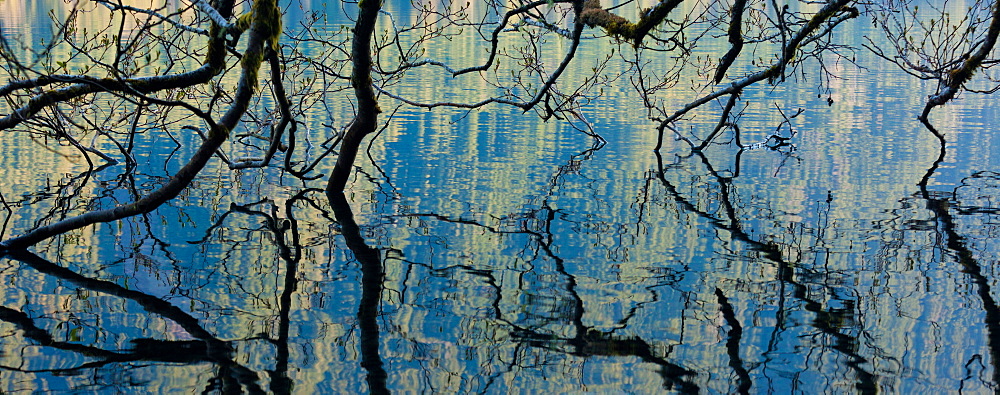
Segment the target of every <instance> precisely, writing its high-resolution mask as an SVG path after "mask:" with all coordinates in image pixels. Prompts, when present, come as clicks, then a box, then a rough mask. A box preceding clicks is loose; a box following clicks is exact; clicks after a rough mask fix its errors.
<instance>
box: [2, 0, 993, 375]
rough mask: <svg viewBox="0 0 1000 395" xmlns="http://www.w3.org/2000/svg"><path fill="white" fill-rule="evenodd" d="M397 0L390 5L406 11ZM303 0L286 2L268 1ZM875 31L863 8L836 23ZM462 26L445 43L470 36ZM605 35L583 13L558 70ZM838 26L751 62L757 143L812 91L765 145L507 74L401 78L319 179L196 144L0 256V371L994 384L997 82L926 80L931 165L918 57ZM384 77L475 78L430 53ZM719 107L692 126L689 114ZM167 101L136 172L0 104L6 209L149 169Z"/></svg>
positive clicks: (624, 92) (466, 50)
mask: <svg viewBox="0 0 1000 395" xmlns="http://www.w3.org/2000/svg"><path fill="white" fill-rule="evenodd" d="M27 3H28V4H29V5H30V7H29V6H23V5H20V4H21V3H20V2H13V1H0V13H2V14H3V15H4V16H2V17H0V21H2V23H3V29H4V30H3V34H5V35H18V36H19V37H24V38H25V39H26V40H28V41H29V42H36V41H37V40H38V38H39V37H46V36H48V35H51V28H46V27H45V26H49V25H48V23H49V22H48V17H47V16H46V10H47V9H48V8H51V7H61V6H62V4H63V2H62V1H57V0H52V1H48V2H41V1H40V2H27ZM303 3H304V5H303V7H304V8H305V9H306V10H310V9H312V10H321V9H324V8H323V7H326V9H327V12H328V13H329V16H330V19H329V20H328V21H327V22H326V24H324V25H322V27H323V28H327V29H334V28H335V27H336V26H339V25H341V24H345V23H347V22H345V19H344V18H342V17H339V16H337V15H339V13H341V12H343V11H342V10H341V5H340V4H332V3H336V2H330V3H331V4H329V5H326V4H320V3H319V2H315V1H314V2H312V3H309V2H306V1H305V0H303ZM408 6H409V2H407V1H402V2H389V4H387V6H386V9H387V10H389V11H391V12H393V15H394V17H395V18H397V20H399V21H404V20H406V18H407V17H408V16H407V14H406V12H405V11H404V10H405V8H406V7H408ZM352 7H353V6H349V7H346V9H347V10H348V11H351V10H353V8H352ZM351 12H353V11H351ZM55 14H56V15H60V14H59V11H58V10H57V12H56V13H55ZM303 15H304V11H302V10H301V9H299V8H298V6H297V5H292V6H289V7H288V14H287V15H286V18H285V24H286V26H294V23H295V21H297V20H300V19H301V18H303ZM91 18H92V19H93V20H91V21H89V22H87V20H85V21H84V22H82V23H92V24H94V25H95V26H96V25H99V24H101V23H104V22H102V20H101V19H100V17H99V16H93V17H91ZM864 35H869V36H871V37H873V38H876V39H877V37H876V35H877V33H876V32H875V31H873V30H871V28H870V23H869V22H867V21H865V20H863V18H862V19H859V20H856V21H852V22H850V23H848V24H846V25H845V26H842V30H841V31H839V32H838V33H836V34H835V36H834V37H835V38H837V39H840V40H843V42H845V43H848V44H852V45H858V46H860V44H862V43H863V38H862V37H863V36H864ZM473 41H475V40H474V39H468V42H465V41H462V40H457V41H455V42H445V43H437V44H434V45H436V46H432V47H431V53H432V54H435V55H436V56H438V57H441V58H444V57H449V56H450V57H452V61H454V62H458V63H463V62H464V63H465V64H474V63H475V62H477V61H479V60H477V58H475V56H476V55H477V54H481V52H477V49H476V48H479V47H476V45H478V44H476V43H475V42H473ZM720 42H721V44H720V46H719V47H717V48H703V49H702V50H704V51H706V54H713V55H712V56H718V54H721V53H722V51H724V48H725V42H724V41H720ZM548 45H552V46H553V48H555V49H554V50H556V51H561V50H563V49H564V48H565V43H560V42H559V41H558V40H553V41H551V42H550V43H548ZM720 48H721V49H720ZM611 50H616V51H617V50H620V48H619V47H618V46H617V45H614V44H613V43H610V42H606V41H604V40H602V39H595V40H591V41H589V42H586V43H585V45H584V48H583V51H584V53H583V54H582V56H581V58H580V59H582V60H581V61H580V62H579V63H577V64H576V65H575V66H574V67H575V68H576V69H577V70H576V72H580V71H581V70H582V71H583V72H585V71H586V70H590V68H591V64H592V63H593V62H592V61H591V60H590V59H596V58H597V57H598V56H599V55H600V54H603V53H608V51H611ZM438 54H439V55H438ZM463 56H464V57H463ZM664 56H666V55H664ZM856 56H857V60H858V65H852V64H850V63H848V62H836V63H832V64H829V65H828V67H830V68H831V69H832V70H834V71H836V73H837V74H838V75H839V76H840V79H835V80H833V81H831V82H830V83H829V84H827V85H824V86H823V87H818V85H819V81H818V80H816V79H790V80H789V81H787V82H786V83H785V84H782V85H778V86H769V85H765V84H762V85H761V86H757V87H753V88H751V89H748V90H747V91H746V92H745V93H744V95H743V98H742V102H741V106H742V105H743V104H742V103H745V104H747V107H746V108H745V110H744V111H743V115H742V117H741V119H740V127H741V130H742V133H743V135H742V136H741V137H742V139H743V141H745V142H748V143H752V142H757V141H764V140H765V139H766V138H767V136H769V135H771V134H772V133H776V130H777V131H778V132H780V133H783V135H789V134H790V130H789V126H788V125H785V126H781V128H780V129H777V128H778V127H779V125H781V122H782V117H781V115H780V113H779V112H778V111H777V110H776V109H777V108H779V107H780V108H781V109H782V110H783V111H785V112H786V113H789V114H790V113H793V112H795V110H797V109H799V108H802V109H804V112H803V113H802V114H801V115H800V116H798V117H796V118H794V119H793V120H792V122H791V127H792V128H794V131H795V135H794V137H793V138H792V140H790V141H789V142H790V143H791V145H790V146H785V147H781V148H780V149H767V148H764V149H755V150H745V151H742V152H741V151H739V150H738V149H737V148H736V147H735V146H733V145H732V144H720V145H718V146H712V147H710V148H709V149H706V150H705V152H704V154H694V153H692V152H691V151H690V150H689V149H688V146H687V145H686V144H685V143H683V142H681V141H673V140H671V139H669V138H668V139H667V141H666V142H665V144H666V145H665V147H664V148H663V149H662V150H661V151H660V152H659V153H655V152H653V147H654V146H655V144H656V124H655V123H653V122H651V121H649V120H648V119H647V118H646V112H645V109H644V108H643V107H642V103H641V101H640V100H639V99H638V98H637V97H635V94H634V92H633V91H632V88H631V86H630V85H629V83H628V81H627V79H626V78H623V79H621V80H619V81H618V82H616V83H614V84H611V85H610V86H609V87H607V89H606V92H605V94H604V95H603V96H602V97H601V98H600V99H598V100H596V101H595V102H594V103H591V104H590V105H588V106H586V107H584V111H583V113H582V114H581V115H583V116H584V117H585V118H586V119H587V120H588V121H589V122H590V123H591V124H592V125H593V128H594V132H596V133H597V134H599V135H600V136H601V137H603V139H604V140H606V144H601V143H599V142H597V141H596V140H594V139H593V138H591V137H590V136H588V135H587V134H585V133H581V132H580V131H578V130H575V129H574V128H573V127H571V125H570V124H568V123H566V122H560V121H558V120H550V121H548V122H542V121H541V120H539V119H538V117H537V116H534V115H533V114H532V113H527V114H523V113H522V112H521V111H520V110H517V109H514V108H508V107H504V106H498V105H497V106H488V107H486V108H484V109H482V110H476V111H472V112H467V111H458V110H448V109H443V110H434V111H427V110H423V109H412V108H407V107H403V108H402V109H400V110H399V111H398V112H397V113H395V115H394V116H393V117H392V119H391V121H390V122H389V123H388V127H387V128H386V129H385V130H384V131H382V132H381V133H380V134H379V135H378V136H377V137H376V138H375V139H374V142H373V143H372V147H371V149H370V151H369V154H368V155H361V156H360V157H359V160H358V165H359V169H358V172H357V175H356V177H354V178H353V179H352V181H351V182H350V183H349V190H348V192H347V193H346V196H347V204H348V206H343V205H331V202H330V201H329V200H328V199H327V197H326V196H325V195H324V194H323V193H322V192H317V191H315V190H309V189H308V188H310V187H311V188H322V186H323V184H322V183H321V182H320V181H314V182H311V183H303V182H301V181H299V180H297V179H296V178H294V177H292V176H290V175H288V174H286V173H284V172H282V171H281V170H280V169H277V168H270V169H266V170H243V171H233V170H229V169H228V167H227V166H226V165H225V164H224V163H221V162H220V161H214V162H212V163H210V165H209V167H208V168H206V170H205V171H204V172H203V174H201V175H200V176H199V177H198V178H197V179H196V182H195V185H194V186H193V188H192V189H190V190H188V191H186V192H185V193H183V194H182V195H181V196H180V197H179V198H177V199H175V200H173V201H171V202H169V203H168V204H166V205H164V206H163V207H160V208H159V209H157V210H156V211H154V212H152V213H150V214H148V215H144V216H140V217H134V218H129V219H127V220H124V221H121V222H114V223H109V224H101V225H99V226H92V227H88V228H85V229H83V230H80V231H78V232H73V233H71V234H67V235H64V236H61V237H57V238H53V239H51V240H49V241H46V242H44V243H42V244H39V245H37V246H35V247H33V248H32V249H31V251H32V252H30V253H18V254H13V255H11V256H7V257H5V258H4V259H2V260H0V281H2V283H3V288H2V291H0V338H2V339H3V340H2V342H0V392H3V393H11V394H16V393H36V392H91V391H96V392H109V393H110V392H126V393H134V392H146V391H152V392H168V391H170V392H180V393H192V392H201V391H209V392H216V391H218V392H224V391H228V390H233V389H239V390H241V391H245V392H253V391H263V392H277V393H282V392H292V393H304V394H305V393H361V392H367V391H369V390H373V391H379V390H383V389H384V390H389V391H392V392H404V393H472V392H475V393H585V392H586V393H662V392H664V391H676V392H694V391H700V392H703V393H732V392H740V391H744V390H748V392H752V393H821V392H827V393H843V392H873V391H879V392H891V393H946V392H948V393H954V392H959V391H965V392H970V393H987V392H992V391H995V390H997V389H998V385H1000V383H998V382H997V377H998V374H997V373H996V371H997V367H996V366H997V364H998V362H1000V361H997V357H998V356H1000V332H998V331H1000V310H998V306H997V302H996V300H997V298H1000V293H998V292H997V291H996V290H995V288H996V287H997V282H998V279H1000V273H998V272H997V269H996V267H997V264H998V262H1000V243H998V233H1000V227H998V218H997V213H998V212H1000V211H998V210H1000V154H998V152H1000V141H998V139H995V138H994V136H995V135H996V125H997V123H996V120H997V119H998V117H1000V101H998V100H996V98H995V97H991V96H987V95H976V94H966V95H963V96H961V97H960V98H959V99H958V100H956V101H955V102H954V103H953V104H949V105H947V106H944V107H942V108H939V109H938V110H936V112H935V113H934V115H933V117H932V121H934V122H935V123H936V125H938V127H939V129H941V131H942V132H943V133H945V135H946V137H947V140H948V145H947V147H946V148H947V155H946V156H945V158H944V160H943V161H942V162H941V163H940V164H939V166H938V167H937V168H936V171H935V172H934V173H933V175H932V176H931V177H930V179H929V182H928V183H927V187H926V189H924V190H922V189H921V188H920V187H919V186H918V183H919V182H920V181H921V179H922V177H924V175H925V174H927V172H928V169H930V168H931V167H932V166H933V165H934V164H935V160H936V159H937V158H938V153H939V152H940V151H939V145H938V140H937V139H936V138H935V137H934V136H933V135H932V134H931V133H930V132H928V131H927V130H926V129H924V128H923V126H922V125H921V124H920V123H919V122H918V121H917V120H916V116H917V115H918V114H919V113H920V110H921V109H922V107H923V103H924V101H925V100H926V96H927V95H928V94H931V93H933V90H934V86H933V85H930V84H922V83H920V82H919V81H916V80H914V79H913V78H911V77H909V76H907V75H905V74H903V73H901V72H899V71H897V70H896V69H894V68H893V67H892V66H891V65H886V64H884V63H882V62H879V61H877V60H876V59H875V58H874V57H873V56H871V55H870V54H868V53H866V52H864V50H859V51H858V52H857V53H856ZM859 66H861V67H859ZM611 67H612V68H613V67H616V65H615V64H612V66H611ZM734 70H735V71H733V72H734V73H737V72H741V71H740V69H738V68H734ZM428 87H433V89H431V88H428ZM827 88H829V90H827ZM392 89H395V90H396V91H397V92H400V93H405V94H409V95H411V96H417V97H419V96H420V95H427V97H428V98H435V97H436V98H440V97H462V98H466V99H467V100H468V101H476V100H480V99H482V98H484V97H486V96H487V95H489V94H490V93H491V92H492V91H490V89H491V88H489V87H488V86H480V85H476V84H455V83H451V82H449V81H447V80H446V79H445V77H443V76H442V75H441V74H439V73H436V72H431V71H429V72H426V73H422V74H415V75H411V76H410V77H408V79H404V80H402V81H401V82H400V84H399V85H397V86H394V87H393V88H392ZM686 89H687V88H685V87H683V86H680V87H678V88H677V89H676V90H677V92H676V94H674V93H671V94H670V95H669V98H670V100H676V101H677V103H678V104H682V103H684V102H685V101H686V100H690V99H691V98H693V97H695V93H692V92H691V91H690V90H686ZM338 95H340V96H331V98H333V99H331V100H330V101H329V103H332V104H331V105H332V106H333V107H327V108H323V107H320V106H316V107H315V108H311V109H310V110H309V111H310V112H309V113H308V115H307V117H304V119H303V121H304V122H305V124H304V126H303V129H304V130H305V131H304V132H301V133H304V135H303V136H304V137H303V138H305V139H307V140H308V141H309V142H310V143H311V144H313V149H314V150H319V149H320V148H318V147H319V144H320V143H322V142H323V141H324V140H325V139H326V138H327V135H328V133H329V132H330V130H331V129H330V127H329V126H325V125H333V126H334V127H336V128H340V127H343V125H344V124H346V122H347V121H348V120H349V119H350V114H351V109H352V107H351V104H350V102H349V101H348V97H347V96H345V95H344V94H343V93H339V94H338ZM338 98H340V99H338ZM828 99H832V100H833V101H832V104H829V102H828ZM380 101H381V102H382V106H383V107H384V108H386V109H394V108H395V106H396V104H397V103H396V102H393V101H392V100H391V99H389V98H387V97H382V98H381V99H380ZM262 105H265V106H266V105H268V104H267V103H263V104H262ZM710 107H711V109H710V110H709V108H708V107H706V110H705V111H704V112H703V113H700V114H699V115H698V117H696V118H695V119H693V120H689V121H684V122H681V123H680V124H679V126H678V127H679V128H683V130H685V131H687V132H691V133H694V134H697V135H700V136H704V135H705V134H707V132H708V131H709V130H711V128H712V127H714V125H715V123H716V122H718V118H717V115H713V114H715V112H714V111H718V109H719V106H714V107H712V106H710ZM107 111H112V110H110V109H109V110H107ZM386 119H387V118H386ZM171 133H173V136H174V137H173V138H176V139H178V140H179V141H181V142H186V143H187V144H186V145H184V146H182V147H180V148H175V147H176V145H174V144H173V143H172V142H171V140H170V139H168V138H167V137H166V135H165V132H163V131H156V130H149V131H146V132H145V133H143V134H141V135H139V136H138V137H137V139H136V147H137V148H136V152H137V153H140V154H139V155H137V159H138V160H139V163H138V165H137V167H136V170H135V172H131V173H128V172H126V171H125V165H124V164H119V165H114V166H109V167H106V168H102V169H100V170H99V171H97V172H94V173H92V174H90V175H89V176H87V177H84V172H85V171H86V170H87V165H86V162H84V161H82V160H81V159H80V158H79V157H78V156H75V157H74V156H73V151H72V150H71V149H69V148H67V149H66V151H65V152H62V151H61V152H55V153H54V152H52V151H49V150H45V149H43V148H41V145H39V144H38V143H36V142H34V141H33V140H32V139H31V138H29V137H28V136H27V135H26V134H24V133H20V134H14V133H6V132H3V133H0V135H2V136H3V139H2V140H0V157H3V158H4V164H3V165H2V166H3V167H0V192H2V194H3V197H4V198H5V200H6V201H7V202H8V203H9V204H10V206H11V208H12V210H11V213H9V214H8V213H7V212H4V214H3V218H4V221H6V222H5V224H6V225H5V229H4V231H5V233H4V237H10V236H12V235H17V234H22V233H23V232H25V231H26V230H28V229H31V228H32V227H34V226H37V225H38V224H44V223H49V222H52V221H53V220H54V219H58V218H61V217H64V216H67V215H70V214H74V213H80V212H83V211H84V210H87V209H93V208H106V207H111V206H113V205H116V204H124V203H127V202H128V201H130V200H131V199H132V198H133V196H134V194H136V193H139V194H141V193H142V192H145V191H149V190H151V189H152V188H155V187H156V186H159V185H160V184H161V183H162V182H164V177H167V176H168V174H169V172H171V171H174V170H176V169H177V168H178V167H179V166H180V165H181V164H183V162H184V160H186V158H187V157H188V155H190V152H191V146H192V143H193V142H195V141H196V139H197V136H194V135H188V134H185V132H183V131H180V130H179V127H178V128H177V129H175V130H173V131H172V132H171ZM720 141H721V140H720ZM300 144H301V142H300ZM227 150H228V151H227V152H228V153H229V154H230V156H232V157H238V156H239V155H241V154H243V151H241V150H245V148H242V147H241V146H237V145H233V146H231V147H228V148H227ZM313 155H315V152H314V153H313ZM332 165H333V162H332V160H327V161H326V162H322V163H321V165H320V167H319V169H318V170H317V172H318V173H323V172H328V170H329V168H330V167H332ZM345 207H349V208H347V211H346V212H345ZM347 217H352V218H353V222H352V221H348V220H344V219H345V218H347ZM335 219H339V220H340V221H336V220H335Z"/></svg>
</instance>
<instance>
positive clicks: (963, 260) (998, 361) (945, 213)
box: [918, 116, 1000, 391]
mask: <svg viewBox="0 0 1000 395" xmlns="http://www.w3.org/2000/svg"><path fill="white" fill-rule="evenodd" d="M921 122H922V123H923V125H924V126H925V127H926V128H927V129H928V130H930V131H931V132H932V133H933V134H934V135H935V136H937V137H938V139H939V141H940V151H939V154H938V157H937V159H935V160H934V163H933V164H932V165H931V167H930V168H928V169H927V172H926V173H925V174H924V176H923V178H921V180H920V183H919V184H918V186H919V187H920V197H921V198H923V199H924V200H925V201H926V207H927V209H928V210H930V211H931V212H932V213H933V214H934V217H933V221H934V223H935V228H936V229H938V230H939V233H940V234H942V235H943V236H944V237H945V238H946V239H947V241H946V242H945V245H944V249H946V250H947V251H950V253H951V255H952V256H953V257H954V259H955V260H956V261H957V263H958V264H959V265H961V271H962V273H965V274H966V275H968V277H969V280H970V281H971V282H972V284H973V285H974V286H975V289H976V292H975V293H976V296H977V297H978V298H979V301H980V303H982V308H983V311H984V313H985V316H984V318H983V320H984V323H985V324H986V329H987V333H988V337H987V345H988V348H989V356H990V358H989V360H990V362H991V363H992V364H993V374H992V384H993V385H992V386H991V387H992V388H993V389H994V391H997V390H998V388H1000V387H997V386H1000V306H998V305H997V301H996V299H995V298H994V297H993V291H992V286H991V285H990V284H991V281H990V279H989V278H988V277H987V276H986V274H984V270H983V266H982V265H981V264H980V263H979V260H978V259H977V258H976V255H977V254H976V253H975V252H974V251H972V250H971V249H970V248H969V240H968V237H967V236H965V235H962V234H961V233H960V229H959V226H958V225H957V224H956V222H957V218H956V216H966V217H975V216H981V217H987V218H984V219H981V220H980V222H979V223H977V225H978V226H984V227H985V226H986V225H987V224H990V223H991V222H993V221H990V219H989V218H988V217H989V216H995V215H996V214H998V213H1000V207H995V206H992V205H989V204H988V203H992V199H987V202H986V203H987V205H977V204H968V203H965V202H963V201H962V200H961V199H960V197H959V190H962V189H973V190H974V191H975V192H976V193H974V194H971V195H969V196H971V197H972V198H973V200H976V198H981V197H983V196H995V194H996V193H1000V189H996V188H995V186H996V185H997V182H998V181H1000V174H998V173H994V172H988V171H981V172H977V173H975V174H973V175H972V176H970V177H966V178H965V179H963V180H962V182H961V184H960V185H959V186H958V187H956V188H955V189H954V190H952V191H950V192H939V191H934V190H931V189H929V188H928V187H927V183H928V181H929V180H930V179H931V177H933V176H934V174H935V172H936V171H937V169H938V168H939V167H940V166H941V163H942V162H944V160H945V157H946V156H947V149H946V141H945V139H944V135H943V134H941V133H940V132H939V131H938V130H937V129H936V128H935V127H934V125H932V124H931V123H930V122H929V121H928V120H927V118H926V116H925V117H923V118H922V119H921ZM982 180H987V181H992V184H993V185H990V186H992V187H993V188H983V189H996V190H993V191H984V190H980V188H978V187H977V183H978V181H982ZM953 212H954V213H953ZM963 384H964V382H963Z"/></svg>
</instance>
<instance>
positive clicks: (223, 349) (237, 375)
mask: <svg viewBox="0 0 1000 395" xmlns="http://www.w3.org/2000/svg"><path fill="white" fill-rule="evenodd" d="M7 257H8V258H11V259H14V260H17V261H20V262H22V263H24V264H26V265H28V266H30V267H32V268H34V269H35V270H37V271H39V272H41V273H44V274H46V275H50V276H54V277H56V278H59V279H62V280H65V281H68V282H70V283H73V284H75V285H77V286H79V287H81V288H84V289H89V290H93V291H97V292H101V293H104V294H108V295H112V296H117V297H120V298H123V299H128V300H131V301H133V302H136V303H138V304H139V305H140V306H142V307H143V309H145V310H146V311H148V312H150V313H152V314H156V315H159V316H161V317H164V318H166V319H169V320H171V321H173V322H175V323H177V324H178V325H179V326H180V327H181V328H183V329H184V330H185V331H186V332H187V333H188V334H190V335H191V336H192V337H194V338H195V339H198V341H199V342H200V343H201V346H195V347H190V346H189V347H184V348H182V349H183V350H185V351H188V352H193V351H195V350H199V349H202V350H203V351H201V352H195V353H193V355H192V356H190V359H184V358H189V357H187V356H182V354H178V352H177V351H178V348H177V344H175V343H174V342H167V341H160V340H153V339H140V340H137V341H134V343H133V344H134V346H135V349H134V350H135V351H134V354H133V355H132V356H130V357H132V358H136V359H146V357H148V356H149V355H159V356H160V357H159V358H164V357H163V355H168V356H169V357H167V358H168V359H167V360H171V361H175V362H176V360H175V359H178V358H180V359H183V360H187V361H197V360H208V361H212V362H214V363H215V364H216V365H217V366H219V376H220V379H221V380H222V385H223V390H224V391H225V392H228V391H231V390H238V391H246V392H249V393H263V392H264V391H263V390H262V389H261V388H260V386H259V384H257V380H258V379H259V378H258V376H257V373H255V372H253V371H252V370H250V369H248V368H246V367H244V366H242V365H240V364H239V363H237V362H235V361H234V360H233V357H232V352H233V349H232V347H231V346H230V345H229V344H228V343H227V342H225V341H222V340H220V339H218V338H216V337H215V336H214V335H212V334H211V333H210V332H208V331H207V330H205V329H204V328H203V327H202V326H201V324H200V322H199V321H198V319H196V318H194V317H192V316H191V315H190V314H188V313H187V312H185V311H183V310H181V309H180V308H178V307H177V306H174V305H172V304H170V303H168V302H166V301H164V300H163V299H160V298H157V297H155V296H152V295H149V294H145V293H142V292H139V291H135V290H130V289H126V288H124V287H122V286H120V285H118V284H115V283H113V282H109V281H104V280H97V279H93V278H90V277H85V276H83V275H80V274H78V273H76V272H74V271H72V270H69V269H67V268H64V267H62V266H59V265H56V264H54V263H52V262H49V261H47V260H45V259H43V258H41V257H39V256H37V255H35V254H33V253H31V252H28V251H15V252H12V253H10V254H8V255H7ZM3 319H4V320H5V321H8V322H12V323H15V324H16V325H18V326H19V327H21V328H22V330H24V331H25V332H26V333H27V334H28V336H29V337H31V338H34V339H36V341H40V342H43V344H44V342H46V338H47V336H46V335H47V334H43V333H42V332H41V331H40V330H38V328H37V326H35V325H34V324H33V323H30V322H28V321H26V319H27V316H26V315H23V313H21V314H18V312H17V311H16V310H13V309H9V308H5V310H4V311H3ZM48 338H51V336H48ZM49 344H50V345H52V346H53V347H63V348H67V347H69V348H76V347H75V346H68V345H66V344H64V343H61V342H49ZM202 347H203V348H202ZM74 351H81V350H74ZM86 351H88V352H91V353H99V354H104V355H105V356H108V357H113V356H115V355H113V353H109V352H99V351H96V350H93V349H88V350H86ZM227 390H228V391H227Z"/></svg>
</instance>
